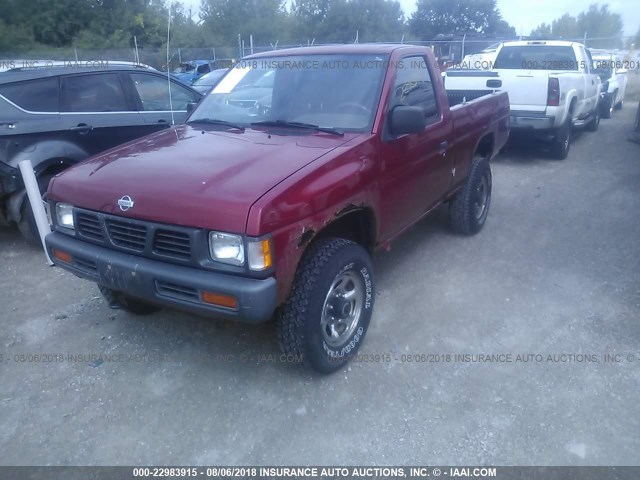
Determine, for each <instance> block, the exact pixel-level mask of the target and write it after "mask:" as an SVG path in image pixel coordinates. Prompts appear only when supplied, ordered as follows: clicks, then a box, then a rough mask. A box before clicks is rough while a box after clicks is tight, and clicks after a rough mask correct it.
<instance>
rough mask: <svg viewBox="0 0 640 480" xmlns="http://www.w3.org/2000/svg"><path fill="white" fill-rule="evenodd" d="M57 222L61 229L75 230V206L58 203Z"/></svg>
mask: <svg viewBox="0 0 640 480" xmlns="http://www.w3.org/2000/svg"><path fill="white" fill-rule="evenodd" d="M56 220H57V221H58V225H60V226H61V227H64V228H71V229H73V205H69V204H68V203H56Z"/></svg>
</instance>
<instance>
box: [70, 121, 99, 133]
mask: <svg viewBox="0 0 640 480" xmlns="http://www.w3.org/2000/svg"><path fill="white" fill-rule="evenodd" d="M70 130H71V131H72V132H78V133H79V134H80V135H85V134H87V133H89V132H90V131H91V130H93V127H92V126H91V125H87V124H86V123H79V124H78V125H77V126H75V127H71V128H70Z"/></svg>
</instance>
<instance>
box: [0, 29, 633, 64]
mask: <svg viewBox="0 0 640 480" xmlns="http://www.w3.org/2000/svg"><path fill="white" fill-rule="evenodd" d="M354 39H357V33H356V34H355V35H354ZM505 40H507V39H505V38H466V39H465V38H459V37H456V38H455V39H445V40H431V41H415V40H407V41H405V39H404V37H401V38H400V39H395V40H394V41H390V42H375V43H390V44H412V45H423V46H429V47H432V48H433V49H434V51H435V53H436V56H438V57H441V58H447V59H449V61H451V62H453V63H456V62H460V61H462V59H463V58H464V56H465V55H469V54H474V53H478V52H480V51H482V50H483V49H485V48H487V47H490V46H492V45H494V44H497V43H499V42H500V41H505ZM566 40H571V41H577V42H583V41H584V38H579V39H578V38H576V39H566ZM603 40H610V39H589V38H588V39H587V46H589V47H590V46H592V45H594V44H596V43H598V42H601V41H603ZM617 40H618V41H620V38H619V37H618V38H617ZM626 40H627V39H622V41H623V42H624V44H626V43H627V42H626ZM356 41H357V40H356ZM252 43H253V42H252V41H251V38H250V37H249V38H240V37H238V39H237V43H236V44H235V45H227V46H210V47H209V46H207V47H200V48H180V47H173V46H172V47H170V49H169V52H168V55H167V50H166V49H164V48H139V49H135V48H116V49H76V48H40V49H34V50H29V51H0V71H2V70H7V69H9V68H16V67H29V66H32V65H34V62H37V65H43V64H44V63H43V62H69V63H70V64H75V63H79V64H82V65H84V64H91V65H94V64H95V65H97V66H99V65H101V64H106V62H108V61H111V62H134V63H143V64H146V65H150V66H152V67H154V68H156V69H158V70H166V69H167V68H169V69H171V70H173V69H175V68H177V67H179V66H180V64H181V63H185V62H189V61H192V60H207V61H210V62H212V63H213V66H214V67H215V68H225V67H229V66H230V65H232V63H233V62H235V61H237V60H238V59H240V58H242V57H244V56H247V55H251V54H252V53H260V52H267V51H272V50H280V49H283V48H291V47H302V46H311V45H315V46H320V45H329V44H327V43H319V42H316V41H315V40H308V41H307V42H306V43H299V44H289V45H282V44H279V43H278V42H277V41H276V42H273V43H270V44H268V45H253V44H252ZM623 54H624V55H628V56H630V57H631V58H632V59H637V60H640V51H638V50H636V51H632V52H628V51H623ZM167 57H168V58H169V62H168V65H167ZM636 57H637V58H636Z"/></svg>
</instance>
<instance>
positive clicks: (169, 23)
mask: <svg viewBox="0 0 640 480" xmlns="http://www.w3.org/2000/svg"><path fill="white" fill-rule="evenodd" d="M168 11H169V17H168V19H167V83H168V85H169V109H170V110H171V125H175V124H176V121H175V118H173V99H172V98H171V75H170V74H169V38H170V37H169V32H170V31H171V6H169V8H168Z"/></svg>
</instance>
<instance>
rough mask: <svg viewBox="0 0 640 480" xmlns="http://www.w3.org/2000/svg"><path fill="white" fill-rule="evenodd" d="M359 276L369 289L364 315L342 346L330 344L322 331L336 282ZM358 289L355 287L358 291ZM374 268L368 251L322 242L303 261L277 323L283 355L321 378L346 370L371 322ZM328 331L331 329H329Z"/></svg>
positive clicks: (347, 244)
mask: <svg viewBox="0 0 640 480" xmlns="http://www.w3.org/2000/svg"><path fill="white" fill-rule="evenodd" d="M345 274H346V275H353V276H354V278H356V279H357V281H358V282H360V281H361V283H359V285H361V286H362V287H364V289H363V290H362V292H360V293H361V294H362V295H361V296H358V298H360V299H361V300H360V301H361V302H362V303H361V307H360V309H359V315H358V317H357V319H356V320H355V321H354V322H353V328H352V330H351V333H350V334H348V335H347V333H348V331H345V333H344V334H345V338H344V341H343V342H342V343H340V344H339V345H337V346H332V345H330V344H329V343H327V341H326V338H325V334H326V333H327V332H326V331H325V332H323V330H322V326H321V325H322V323H321V322H322V319H323V318H324V317H323V312H324V311H325V309H326V307H327V301H328V299H329V298H330V295H329V294H330V292H331V289H332V286H333V285H334V282H335V280H336V279H337V278H341V275H345ZM354 290H355V286H354ZM374 292H375V288H374V278H373V267H372V264H371V258H370V256H369V254H368V253H367V251H366V250H365V249H364V248H363V247H362V246H360V245H358V244H357V243H354V242H352V241H350V240H346V239H343V238H327V239H321V240H318V241H317V242H315V243H314V244H312V245H311V246H310V247H309V249H308V250H307V252H305V255H304V257H303V259H302V261H301V262H300V265H299V267H298V270H297V272H296V275H295V279H294V282H293V286H292V289H291V294H290V296H289V298H288V300H287V301H286V303H285V304H284V305H283V307H282V308H281V309H280V310H279V312H278V314H277V319H276V329H277V335H278V342H279V344H280V349H281V350H282V352H283V353H284V354H285V355H287V356H291V357H292V358H297V359H301V360H302V361H303V363H304V364H305V365H308V366H310V367H312V368H313V369H314V370H316V371H318V372H321V373H331V372H334V371H336V370H338V369H340V368H342V367H343V366H344V365H345V364H346V363H347V362H348V361H349V359H350V358H351V357H352V356H353V355H354V354H355V353H356V352H357V350H358V348H359V347H360V345H361V344H362V342H363V340H364V337H365V335H366V333H367V329H368V327H369V322H370V321H371V314H372V311H373V303H374V297H375V294H374ZM325 328H326V327H325Z"/></svg>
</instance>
